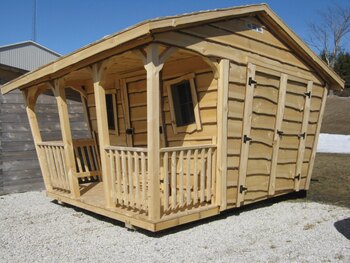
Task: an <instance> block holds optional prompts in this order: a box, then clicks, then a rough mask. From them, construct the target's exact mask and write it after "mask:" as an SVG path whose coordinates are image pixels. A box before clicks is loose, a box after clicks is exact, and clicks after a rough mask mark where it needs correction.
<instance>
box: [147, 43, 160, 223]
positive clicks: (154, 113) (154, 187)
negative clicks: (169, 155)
mask: <svg viewBox="0 0 350 263" xmlns="http://www.w3.org/2000/svg"><path fill="white" fill-rule="evenodd" d="M146 53H147V57H146V59H145V69H146V71H147V154H148V163H147V164H148V196H147V197H148V213H149V218H150V219H151V220H158V219H160V181H159V177H160V175H159V172H160V168H159V166H160V151H159V146H160V143H159V139H160V135H159V105H160V103H159V88H160V85H159V82H160V80H159V75H160V74H159V73H160V71H161V69H162V68H163V63H161V62H160V59H159V49H158V45H157V44H151V45H149V46H148V47H147V49H146Z"/></svg>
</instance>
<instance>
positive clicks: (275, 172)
mask: <svg viewBox="0 0 350 263" xmlns="http://www.w3.org/2000/svg"><path fill="white" fill-rule="evenodd" d="M247 70H248V73H247V84H246V91H245V105H244V118H243V127H242V130H243V132H242V141H241V146H240V161H239V173H238V184H237V186H238V188H237V206H240V205H241V204H242V203H243V202H244V203H250V202H254V201H257V200H259V199H263V198H266V197H267V196H272V195H275V194H278V193H279V192H280V193H283V192H288V191H289V192H290V191H293V190H295V191H299V189H300V187H303V186H301V184H300V182H301V179H302V178H303V177H305V176H306V173H307V171H304V170H305V169H303V160H304V150H305V140H306V135H307V126H308V120H309V113H310V99H311V90H312V86H313V82H312V81H308V80H304V79H300V78H297V77H295V76H290V75H287V74H283V73H279V72H276V71H272V70H269V69H267V68H262V67H258V66H255V65H253V64H249V65H248V69H247Z"/></svg>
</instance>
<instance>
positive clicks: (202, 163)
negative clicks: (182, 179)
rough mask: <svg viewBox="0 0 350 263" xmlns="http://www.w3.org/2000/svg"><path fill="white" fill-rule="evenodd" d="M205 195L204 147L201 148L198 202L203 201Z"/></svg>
mask: <svg viewBox="0 0 350 263" xmlns="http://www.w3.org/2000/svg"><path fill="white" fill-rule="evenodd" d="M204 197H205V149H202V150H201V177H200V202H201V203H202V202H204Z"/></svg>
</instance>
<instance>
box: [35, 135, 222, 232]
mask: <svg viewBox="0 0 350 263" xmlns="http://www.w3.org/2000/svg"><path fill="white" fill-rule="evenodd" d="M38 146H39V149H40V152H41V154H42V155H43V156H45V162H46V163H47V164H48V165H47V169H48V179H49V180H48V181H49V182H48V183H49V185H48V189H49V190H47V196H49V197H51V198H54V199H56V200H59V201H61V202H64V203H68V204H71V205H74V206H77V207H81V208H83V209H86V210H90V211H92V212H96V213H98V214H102V215H105V216H108V217H112V218H115V219H117V220H120V221H123V222H125V223H126V224H127V225H135V226H139V227H142V228H146V229H148V230H150V231H159V230H162V229H165V228H167V227H169V226H173V225H178V224H182V223H185V222H187V221H188V222H189V221H194V220H198V219H201V218H205V217H209V216H212V215H215V214H218V213H219V209H218V206H217V205H215V191H216V180H215V179H216V178H215V169H216V167H215V160H216V146H215V145H214V144H209V145H199V146H184V147H167V148H161V149H160V160H161V167H160V168H161V169H160V180H159V184H158V187H159V189H157V190H159V193H160V198H159V202H158V203H157V204H152V203H151V204H150V203H149V200H150V197H151V196H152V193H151V192H150V187H149V185H148V184H149V183H148V182H149V176H150V175H149V173H148V167H147V166H148V165H147V159H148V156H147V148H135V147H117V146H109V147H106V148H105V152H106V155H107V158H108V167H109V169H108V171H109V173H108V174H107V175H104V176H102V173H101V164H100V156H99V152H98V148H97V147H96V145H95V143H94V140H93V139H90V140H88V139H85V140H73V148H74V159H75V172H74V173H73V177H74V178H77V179H78V181H79V197H77V198H72V194H71V193H72V189H71V187H70V184H69V177H68V173H67V170H68V169H67V163H66V161H65V158H64V144H63V142H62V141H58V142H41V143H39V144H38ZM102 178H105V179H104V180H108V182H109V185H110V187H109V188H108V189H107V191H106V189H105V188H104V184H103V182H102ZM105 195H108V196H110V197H111V203H112V205H111V206H110V207H108V206H107V204H106V199H105ZM150 206H159V207H157V209H159V210H160V218H159V219H158V220H151V219H150V218H149V207H150Z"/></svg>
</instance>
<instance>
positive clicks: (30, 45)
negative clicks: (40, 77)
mask: <svg viewBox="0 0 350 263" xmlns="http://www.w3.org/2000/svg"><path fill="white" fill-rule="evenodd" d="M60 56H61V55H60V54H58V53H56V52H54V51H52V50H50V49H48V48H46V47H44V46H42V45H40V44H38V43H36V42H33V41H25V42H19V43H15V44H11V45H6V46H0V63H1V64H3V65H7V66H10V67H14V68H18V69H23V70H26V71H31V70H34V69H37V68H38V67H41V66H42V65H45V64H47V63H49V62H51V61H53V60H56V59H57V58H59V57H60Z"/></svg>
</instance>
